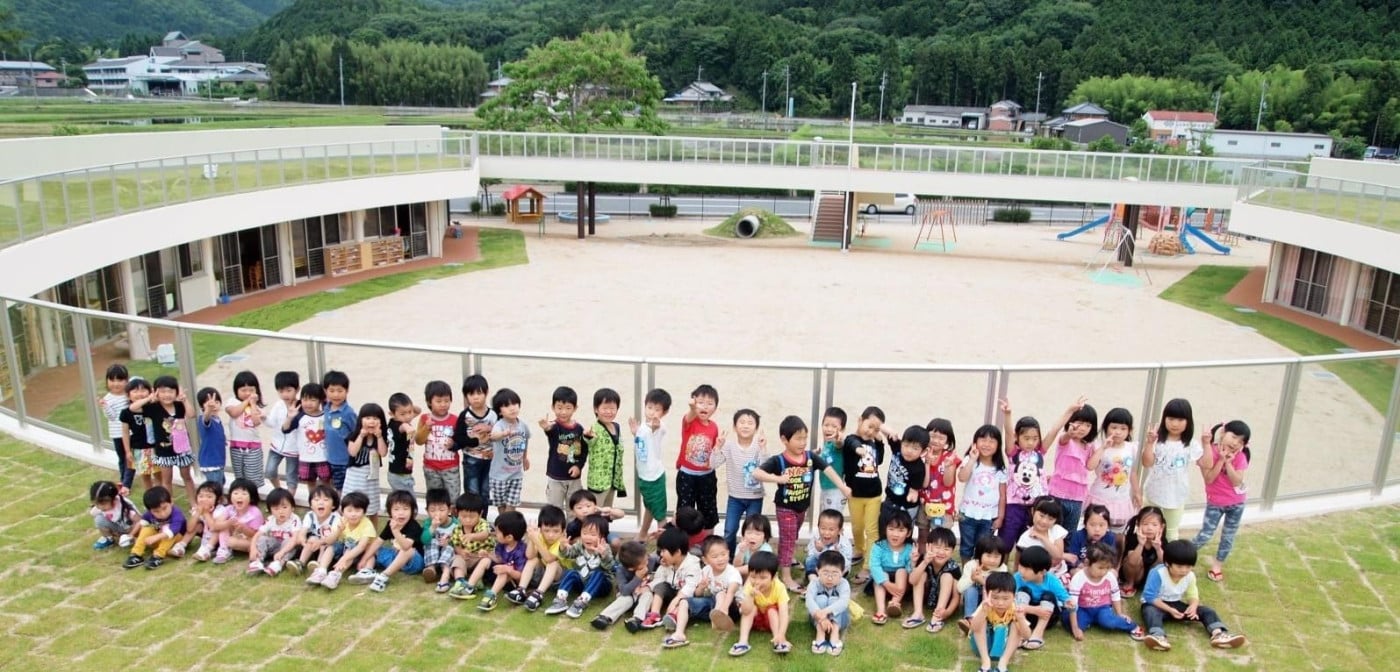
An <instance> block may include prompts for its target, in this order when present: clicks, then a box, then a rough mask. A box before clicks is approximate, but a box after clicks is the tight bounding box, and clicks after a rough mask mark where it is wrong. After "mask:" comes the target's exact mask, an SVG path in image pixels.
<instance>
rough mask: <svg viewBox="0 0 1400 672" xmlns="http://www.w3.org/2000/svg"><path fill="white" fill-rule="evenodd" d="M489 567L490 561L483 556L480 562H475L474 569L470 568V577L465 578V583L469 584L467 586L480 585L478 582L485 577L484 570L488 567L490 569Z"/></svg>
mask: <svg viewBox="0 0 1400 672" xmlns="http://www.w3.org/2000/svg"><path fill="white" fill-rule="evenodd" d="M490 568H491V562H490V561H489V560H486V559H484V558H483V559H482V561H481V562H478V563H476V569H473V570H472V575H471V578H469V579H467V585H469V586H477V585H480V584H481V580H482V579H484V578H486V570H488V569H490Z"/></svg>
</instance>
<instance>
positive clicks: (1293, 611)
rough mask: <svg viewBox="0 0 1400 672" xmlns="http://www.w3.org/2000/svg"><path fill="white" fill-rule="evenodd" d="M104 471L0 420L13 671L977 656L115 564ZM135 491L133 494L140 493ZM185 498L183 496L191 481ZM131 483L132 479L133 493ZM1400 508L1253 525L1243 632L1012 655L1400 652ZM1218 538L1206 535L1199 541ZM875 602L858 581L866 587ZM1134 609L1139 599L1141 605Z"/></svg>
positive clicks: (1241, 608)
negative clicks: (96, 506)
mask: <svg viewBox="0 0 1400 672" xmlns="http://www.w3.org/2000/svg"><path fill="white" fill-rule="evenodd" d="M111 477H112V474H111V473H110V472H109V471H108V470H104V469H98V468H95V467H91V466H88V465H86V464H83V463H80V462H77V461H75V460H71V459H67V458H62V457H58V456H56V455H54V454H52V453H49V452H47V451H45V450H43V449H41V448H37V447H35V446H31V445H29V444H25V443H21V442H19V441H17V440H15V439H12V438H9V437H0V484H3V491H4V492H5V494H6V496H5V497H4V498H3V500H0V521H4V523H3V525H4V529H5V532H6V533H5V534H3V535H0V553H3V555H4V557H5V559H6V563H5V576H6V579H7V580H6V581H4V582H3V584H0V622H2V623H4V625H3V626H0V628H4V630H5V642H6V657H5V659H4V661H5V662H4V664H3V666H4V668H5V669H7V670H17V671H18V670H34V671H41V672H51V671H52V670H56V669H69V668H73V666H74V665H75V664H76V665H77V666H78V667H79V668H82V669H87V668H92V669H97V668H99V667H100V668H102V669H142V670H149V669H154V668H156V667H164V668H172V669H192V668H194V667H196V666H198V667H199V669H207V670H231V671H232V670H239V671H242V670H247V669H250V668H252V667H256V668H259V669H264V670H306V669H311V668H313V667H325V666H326V665H327V663H330V664H332V665H333V666H334V669H336V670H338V671H344V672H354V671H357V670H388V669H398V670H415V671H428V670H449V669H487V670H541V669H550V670H576V669H611V670H638V669H663V670H712V669H734V670H774V669H778V670H818V669H850V670H881V671H884V670H898V669H911V670H912V669H931V670H974V669H976V667H977V664H976V659H975V658H973V657H972V656H971V655H970V651H969V649H968V646H967V644H966V643H965V642H964V641H963V640H962V639H961V638H960V637H958V634H957V629H956V628H953V627H949V628H947V629H946V630H944V632H942V633H940V634H938V635H929V634H927V633H925V632H923V631H922V630H913V631H906V630H902V629H901V628H900V627H899V626H898V625H897V624H893V623H892V624H890V625H886V626H884V627H876V626H874V625H872V624H871V623H869V622H868V621H866V622H861V623H858V624H856V625H854V626H853V627H852V629H851V630H850V631H849V632H848V634H847V637H846V640H847V642H848V646H847V649H846V654H845V655H844V656H842V657H841V658H839V659H835V660H833V659H831V658H830V657H829V656H814V655H812V654H811V653H810V652H808V651H807V650H806V648H807V646H808V645H809V644H810V641H811V637H812V629H811V627H810V626H808V625H807V624H806V622H805V620H799V622H798V623H796V624H794V625H793V626H792V628H791V629H790V631H789V636H790V638H791V640H792V641H793V643H794V644H795V645H796V648H797V650H795V651H794V652H793V653H792V654H790V655H788V657H787V658H785V659H779V658H777V657H776V656H774V655H773V654H771V653H770V652H769V651H768V645H769V643H770V639H769V636H768V635H764V634H757V635H755V636H754V637H753V639H752V642H753V644H754V645H755V649H754V651H753V652H752V653H750V654H749V655H748V656H747V657H745V658H742V659H739V660H731V659H730V658H729V657H728V656H727V655H726V651H727V650H728V647H729V645H730V644H732V643H733V642H734V641H735V635H733V634H729V635H727V636H726V635H721V634H720V633H716V632H713V631H711V630H710V629H709V628H708V627H706V626H698V627H695V628H693V629H691V631H690V633H689V634H690V636H691V641H692V642H693V643H692V644H691V645H690V646H689V647H686V648H684V649H680V650H676V651H663V650H662V649H661V638H662V636H663V635H662V631H660V630H657V631H651V632H649V633H648V632H643V633H640V634H637V635H631V634H628V633H627V631H626V630H625V629H623V628H622V627H620V626H614V627H613V628H611V629H609V630H607V631H604V632H598V631H595V630H593V629H592V628H590V627H589V626H588V624H587V621H588V620H589V619H591V618H592V617H593V616H594V615H595V614H596V613H597V611H598V610H599V609H600V608H601V604H598V605H594V606H593V607H591V608H590V609H589V610H588V612H586V613H585V615H584V618H583V619H582V620H578V621H573V620H569V619H567V618H565V617H563V616H558V617H549V616H545V615H544V614H543V612H537V613H533V614H532V613H529V612H526V611H525V610H524V609H522V608H519V607H515V606H513V605H510V604H509V603H506V602H504V601H503V602H502V604H501V605H500V606H498V607H497V609H496V611H494V612H490V613H483V612H480V611H478V610H477V609H476V608H475V605H476V603H475V602H467V603H462V602H457V601H453V600H450V599H447V598H445V597H444V596H441V595H435V594H434V593H433V592H432V589H431V587H430V586H428V585H426V584H424V583H423V582H422V581H421V580H418V579H417V578H414V577H400V578H396V579H395V580H394V582H393V583H391V584H390V585H389V588H388V590H387V591H386V592H384V593H379V594H376V593H372V592H370V591H368V590H366V588H365V587H364V586H352V585H348V584H342V586H341V587H340V589H339V590H337V591H335V592H334V593H332V592H329V591H326V590H324V589H319V588H317V589H308V588H306V587H304V585H303V584H302V583H301V582H300V581H299V580H298V579H297V578H295V577H292V576H290V575H284V576H282V577H279V578H276V579H271V578H267V577H257V578H248V577H245V576H244V575H243V573H242V571H241V570H242V568H243V565H242V563H241V562H238V561H237V560H235V561H234V562H232V563H230V564H228V565H225V566H215V565H212V564H196V563H195V562H193V561H192V560H190V559H183V560H177V561H172V562H170V563H167V564H166V566H164V567H162V568H160V569H159V570H156V571H153V572H152V571H147V570H145V569H134V570H129V571H126V570H123V569H121V567H120V563H121V561H122V560H123V559H124V555H123V553H122V552H121V551H120V550H110V551H94V550H91V548H90V546H91V543H92V542H93V540H94V539H96V534H95V532H94V531H93V530H92V529H91V528H92V522H91V519H90V518H89V517H88V516H87V515H86V513H85V511H86V509H87V507H88V502H87V499H86V494H87V484H88V483H90V482H92V481H93V480H96V479H103V478H111ZM138 495H139V493H138ZM178 497H179V499H178V500H177V504H180V505H183V495H178ZM137 499H138V501H139V496H138V497H137ZM1396 547H1400V508H1396V507H1383V508H1375V509H1367V510H1362V511H1355V512H1350V513H1345V514H1335V515H1329V516H1323V517H1317V518H1312V519H1305V520H1300V521H1290V522H1287V523H1273V524H1264V525H1257V526H1249V527H1246V528H1244V529H1243V530H1242V531H1241V533H1240V536H1239V538H1238V540H1237V544H1236V550H1235V554H1234V555H1232V556H1231V559H1230V564H1229V566H1228V568H1227V572H1228V576H1227V579H1226V582H1225V583H1224V584H1221V585H1217V584H1213V583H1210V582H1208V581H1205V580H1204V577H1202V581H1201V583H1202V584H1204V585H1203V586H1202V587H1201V599H1202V602H1203V603H1205V604H1208V605H1210V606H1213V607H1215V608H1216V609H1217V610H1218V611H1219V612H1220V613H1221V614H1222V617H1223V618H1224V619H1225V620H1226V621H1227V623H1228V624H1229V625H1230V626H1231V627H1232V628H1234V629H1236V630H1238V631H1240V632H1243V633H1245V634H1247V635H1249V636H1250V638H1251V641H1250V643H1249V644H1248V645H1246V646H1245V647H1244V648H1241V649H1237V650H1233V651H1217V650H1213V649H1210V648H1209V647H1208V646H1207V645H1206V639H1205V636H1204V635H1203V634H1202V633H1201V632H1200V631H1198V630H1195V629H1188V628H1186V627H1184V626H1175V625H1173V626H1168V630H1167V632H1168V635H1169V636H1170V637H1171V640H1172V642H1173V643H1174V645H1175V648H1174V649H1173V650H1172V651H1170V652H1167V653H1156V652H1151V651H1148V650H1146V649H1145V648H1144V647H1142V645H1140V644H1135V643H1133V642H1132V641H1130V640H1129V639H1128V638H1127V637H1126V636H1124V635H1109V634H1106V633H1104V632H1103V631H1091V632H1089V633H1088V638H1087V639H1086V641H1084V642H1082V643H1075V642H1074V641H1073V640H1072V639H1071V638H1070V637H1069V635H1068V634H1067V633H1065V632H1063V631H1056V632H1052V633H1050V635H1049V637H1048V638H1047V644H1046V647H1045V648H1044V649H1042V650H1040V651H1037V652H1022V653H1020V654H1018V656H1017V658H1016V660H1015V664H1014V666H1013V669H1016V670H1026V671H1028V672H1034V671H1037V670H1039V671H1044V672H1064V671H1065V670H1127V669H1134V670H1149V671H1151V670H1161V671H1164V672H1165V671H1168V670H1187V669H1189V670H1211V671H1218V670H1269V671H1271V672H1280V671H1289V670H1317V669H1326V670H1355V669H1378V668H1377V667H1376V665H1377V661H1381V662H1380V665H1381V667H1380V668H1379V669H1385V667H1384V666H1385V665H1386V664H1388V663H1386V662H1384V661H1390V660H1395V659H1396V658H1397V657H1400V627H1398V626H1397V624H1396V617H1395V612H1394V611H1393V610H1392V607H1391V606H1389V605H1392V604H1394V603H1395V602H1396V600H1397V599H1400V574H1397V571H1396V566H1397V565H1396V556H1395V550H1394V549H1395V548H1396ZM1212 548H1213V547H1210V546H1208V547H1207V548H1206V549H1205V550H1206V552H1210V551H1211V550H1212ZM858 599H859V600H861V601H862V602H863V604H864V606H865V607H866V609H867V611H869V610H870V608H871V603H870V600H869V599H868V598H864V597H861V598H858ZM1135 611H1136V610H1135V609H1134V612H1135Z"/></svg>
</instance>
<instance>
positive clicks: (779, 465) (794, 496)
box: [758, 450, 830, 512]
mask: <svg viewBox="0 0 1400 672" xmlns="http://www.w3.org/2000/svg"><path fill="white" fill-rule="evenodd" d="M828 466H830V465H828V464H827V463H826V460H824V459H822V456H821V455H818V454H817V453H814V452H812V451H810V450H809V451H806V452H805V457H804V459H803V460H802V461H801V462H800V463H798V462H793V461H791V460H789V459H788V457H787V455H785V454H783V453H778V454H777V455H774V456H772V457H770V458H768V459H767V460H764V461H763V464H761V465H759V466H758V468H759V469H762V470H763V471H766V472H768V473H770V474H773V475H774V476H787V479H788V480H787V482H786V483H780V484H778V487H777V488H776V489H775V490H774V491H773V503H774V504H776V505H777V506H778V508H780V509H787V510H789V511H798V512H802V511H806V510H807V508H808V507H810V506H811V505H812V484H813V483H814V482H816V474H817V472H820V471H821V470H823V469H826V468H827V467H828Z"/></svg>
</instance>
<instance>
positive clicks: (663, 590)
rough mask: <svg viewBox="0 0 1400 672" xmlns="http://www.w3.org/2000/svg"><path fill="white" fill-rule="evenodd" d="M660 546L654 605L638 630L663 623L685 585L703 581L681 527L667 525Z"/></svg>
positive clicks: (697, 560)
mask: <svg viewBox="0 0 1400 672" xmlns="http://www.w3.org/2000/svg"><path fill="white" fill-rule="evenodd" d="M690 510H691V511H695V509H690ZM697 513H698V512H697ZM656 550H657V553H658V554H659V555H660V556H661V557H660V560H661V562H660V563H659V564H658V565H657V568H656V574H655V576H654V577H653V578H652V580H651V607H650V608H649V609H648V610H647V615H646V617H645V618H643V619H642V621H641V622H640V623H637V624H635V625H636V629H637V630H651V629H653V628H656V627H659V626H660V625H661V614H662V613H663V612H664V613H670V611H671V609H672V608H674V604H675V601H676V600H678V599H680V595H681V589H683V588H684V587H685V586H688V585H694V584H695V583H697V582H699V581H700V557H699V556H698V555H695V554H694V553H691V552H690V537H689V536H688V535H687V534H686V533H685V532H684V531H682V530H681V529H680V528H679V527H667V528H665V529H663V530H662V531H661V536H659V537H657V539H656ZM775 562H776V557H775ZM775 569H776V567H775ZM627 630H628V631H630V632H636V630H634V629H633V623H632V622H631V621H628V623H627Z"/></svg>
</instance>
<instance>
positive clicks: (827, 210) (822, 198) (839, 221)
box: [812, 191, 846, 245]
mask: <svg viewBox="0 0 1400 672" xmlns="http://www.w3.org/2000/svg"><path fill="white" fill-rule="evenodd" d="M845 208H846V194H845V192H840V191H823V192H820V193H818V194H817V212H816V215H814V216H813V217H812V242H814V243H835V244H837V245H840V244H841V236H842V234H843V233H845V232H846V226H845V222H846V217H845Z"/></svg>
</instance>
